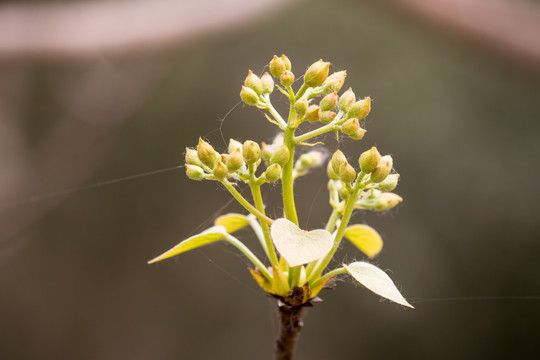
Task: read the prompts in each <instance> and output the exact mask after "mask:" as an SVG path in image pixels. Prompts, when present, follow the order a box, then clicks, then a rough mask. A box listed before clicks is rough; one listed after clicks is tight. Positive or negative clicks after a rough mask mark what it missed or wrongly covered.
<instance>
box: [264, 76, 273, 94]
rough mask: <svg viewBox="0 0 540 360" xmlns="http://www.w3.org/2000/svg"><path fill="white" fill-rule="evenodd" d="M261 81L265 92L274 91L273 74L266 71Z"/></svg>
mask: <svg viewBox="0 0 540 360" xmlns="http://www.w3.org/2000/svg"><path fill="white" fill-rule="evenodd" d="M261 81H262V87H263V90H262V92H263V94H270V93H272V91H274V79H272V76H271V75H270V74H269V73H267V72H265V73H264V75H263V76H262V77H261Z"/></svg>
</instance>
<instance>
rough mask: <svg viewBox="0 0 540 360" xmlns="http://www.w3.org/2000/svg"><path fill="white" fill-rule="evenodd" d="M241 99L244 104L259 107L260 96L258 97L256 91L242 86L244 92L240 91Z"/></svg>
mask: <svg viewBox="0 0 540 360" xmlns="http://www.w3.org/2000/svg"><path fill="white" fill-rule="evenodd" d="M240 98H241V99H242V101H243V102H245V103H246V104H248V105H251V106H253V105H257V103H258V102H259V95H257V93H256V92H255V90H253V89H252V88H248V87H245V86H242V90H241V91H240Z"/></svg>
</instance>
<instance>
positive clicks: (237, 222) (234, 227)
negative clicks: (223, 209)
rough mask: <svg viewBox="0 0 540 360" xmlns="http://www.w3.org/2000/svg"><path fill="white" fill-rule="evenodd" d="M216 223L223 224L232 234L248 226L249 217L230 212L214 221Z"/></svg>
mask: <svg viewBox="0 0 540 360" xmlns="http://www.w3.org/2000/svg"><path fill="white" fill-rule="evenodd" d="M214 225H216V226H219V225H220V226H223V227H224V228H225V230H226V231H227V232H228V233H229V234H232V233H233V232H235V231H238V230H240V229H242V228H243V227H246V226H248V225H249V218H248V217H247V216H245V215H242V214H235V213H230V214H225V215H221V216H220V217H218V218H217V219H216V221H214Z"/></svg>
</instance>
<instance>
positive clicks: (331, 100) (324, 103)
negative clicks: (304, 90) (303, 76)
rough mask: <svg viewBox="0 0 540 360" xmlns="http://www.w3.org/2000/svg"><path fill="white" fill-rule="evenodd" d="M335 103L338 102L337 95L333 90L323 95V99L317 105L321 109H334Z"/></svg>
mask: <svg viewBox="0 0 540 360" xmlns="http://www.w3.org/2000/svg"><path fill="white" fill-rule="evenodd" d="M337 103H338V96H337V92H335V91H334V92H333V93H331V94H328V95H326V96H325V97H323V99H322V100H321V102H320V104H319V107H320V108H321V110H322V111H328V110H332V109H334V108H335V107H336V105H337Z"/></svg>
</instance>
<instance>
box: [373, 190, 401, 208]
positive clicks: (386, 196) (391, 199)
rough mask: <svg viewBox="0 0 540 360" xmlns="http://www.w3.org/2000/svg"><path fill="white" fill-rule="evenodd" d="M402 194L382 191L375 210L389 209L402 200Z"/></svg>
mask: <svg viewBox="0 0 540 360" xmlns="http://www.w3.org/2000/svg"><path fill="white" fill-rule="evenodd" d="M402 201H403V199H402V198H401V196H399V195H396V194H394V193H382V194H381V195H380V196H379V197H377V200H376V201H375V210H378V211H383V210H389V209H391V208H393V207H395V206H396V205H397V204H399V203H400V202H402Z"/></svg>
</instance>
